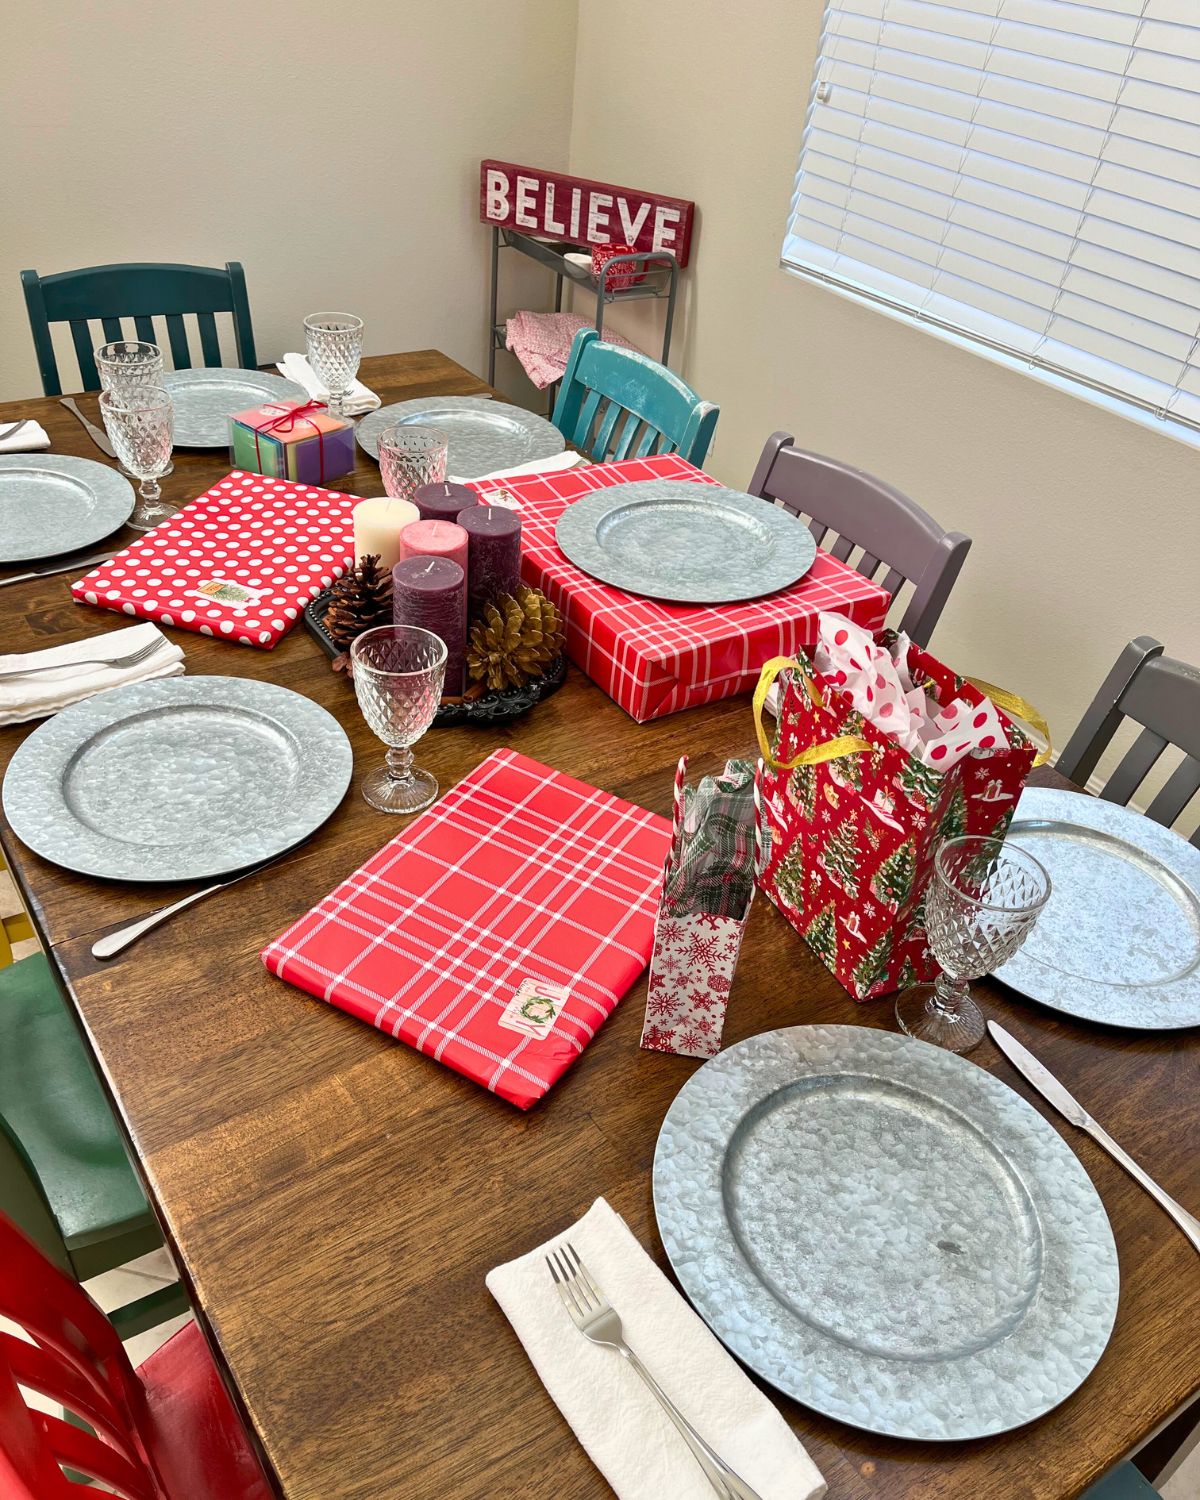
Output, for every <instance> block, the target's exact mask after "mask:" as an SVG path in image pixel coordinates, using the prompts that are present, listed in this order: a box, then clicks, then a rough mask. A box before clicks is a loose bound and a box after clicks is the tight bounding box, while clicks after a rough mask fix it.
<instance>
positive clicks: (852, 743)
mask: <svg viewBox="0 0 1200 1500" xmlns="http://www.w3.org/2000/svg"><path fill="white" fill-rule="evenodd" d="M785 667H794V668H795V670H796V671H797V672H799V673H800V676H801V677H802V678H803V680H804V683H805V685H806V686H807V688H808V691H809V694H810V696H811V697H812V700H813V702H814V703H815V704H816V706H817V707H818V708H820V706H821V693H820V689H819V688H818V687H817V685H816V683H815V682H814V681H813V680H812V678H811V677H810V676H809V675H808V674H807V673H806V672H805V671H804V669H803V668H802V667H800V666H799V664H798V663H797V662H796V661H795V660H794V659H793V658H792V657H790V656H773V657H772V658H771V660H770V661H768V662H765V663H764V664H763V668H762V671H761V673H760V674H759V678H758V686H757V687H756V688H755V689H754V702H753V708H754V732H755V734H756V735H757V737H758V748H759V750H760V752H761V754H762V758H763V760H764V761H765V762H766V764H767V765H768V766H770V767H771V769H772V770H773V771H792V770H795V768H796V767H797V766H815V765H819V764H820V763H821V762H822V761H827V760H837V759H838V757H839V756H842V755H855V754H857V753H858V752H859V751H860V750H870V749H871V746H870V744H869V743H868V742H867V741H866V740H864V739H860V738H859V737H858V736H857V735H854V734H842V735H838V736H837V738H836V739H832V740H825V741H824V743H822V744H820V745H813V746H811V747H810V748H809V749H808V750H802V751H801V752H800V754H799V755H798V756H797V757H796V758H795V760H789V761H782V760H776V759H775V758H774V756H773V755H772V754H771V743H770V740H769V739H768V738H767V731H766V729H765V728H764V727H763V721H762V711H763V705H764V704H765V703H766V701H767V694H768V693H769V692H770V691H771V688H772V687H773V686H774V684H775V680H776V678H777V677H778V676H779V674H780V673H781V672H782V671H783V670H784V668H785ZM964 681H966V682H969V683H970V684H971V686H972V687H973V688H977V689H978V690H979V691H980V692H981V693H984V694H985V695H986V696H987V697H989V698H990V699H991V700H992V702H993V703H994V704H995V705H996V707H997V708H1001V709H1003V710H1004V712H1005V713H1006V714H1008V715H1010V717H1012V718H1014V719H1021V720H1023V721H1024V722H1025V723H1026V724H1029V725H1031V726H1032V727H1033V729H1035V730H1036V731H1037V733H1038V734H1039V735H1040V736H1041V737H1042V739H1044V740H1045V741H1046V748H1045V749H1044V750H1039V751H1038V752H1037V754H1036V755H1035V756H1034V760H1033V763H1034V765H1035V766H1042V765H1045V763H1046V762H1047V761H1048V760H1049V759H1050V757H1051V756H1052V755H1053V754H1054V745H1053V742H1052V740H1051V737H1050V726H1049V725H1048V724H1047V723H1046V720H1045V719H1044V718H1043V716H1042V715H1041V714H1040V713H1039V712H1038V710H1037V709H1036V708H1034V706H1033V704H1032V703H1030V702H1028V701H1027V700H1026V699H1025V698H1022V697H1020V696H1019V695H1018V694H1016V693H1010V692H1009V691H1008V689H1007V688H1002V687H997V686H996V684H995V683H994V682H985V681H984V679H983V678H982V677H967V678H965V679H964Z"/></svg>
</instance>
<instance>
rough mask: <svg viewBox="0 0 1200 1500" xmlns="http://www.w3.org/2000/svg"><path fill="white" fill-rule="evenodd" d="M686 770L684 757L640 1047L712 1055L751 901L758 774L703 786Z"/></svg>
mask: <svg viewBox="0 0 1200 1500" xmlns="http://www.w3.org/2000/svg"><path fill="white" fill-rule="evenodd" d="M686 774H687V756H686V755H685V756H682V757H681V758H680V761H679V766H678V769H677V770H676V772H675V814H674V820H673V828H672V836H671V849H670V852H669V853H668V855H667V862H666V866H665V868H664V870H663V885H662V899H661V901H660V903H659V908H658V917H657V919H656V921H655V924H654V951H653V954H652V956H651V959H650V984H649V988H648V990H647V994H646V1019H645V1023H644V1024H643V1026H642V1046H643V1047H645V1048H646V1049H647V1050H648V1051H651V1052H674V1053H676V1054H677V1055H679V1056H682V1057H715V1056H716V1055H717V1053H718V1052H719V1051H720V1050H721V1033H722V1031H723V1030H724V1028H725V1012H726V1010H727V1009H728V1006H729V992H730V990H731V989H732V988H733V975H734V971H735V969H736V968H737V961H738V954H739V952H740V951H741V946H742V935H743V933H744V932H745V930H746V919H747V917H749V915H750V903H751V902H752V901H753V899H754V881H755V871H756V869H757V867H758V862H759V849H760V831H759V828H760V825H759V811H758V798H757V794H756V791H755V768H754V765H753V764H752V762H750V761H745V760H731V761H728V762H727V763H726V766H725V769H724V771H723V772H722V773H721V775H720V776H705V777H704V778H703V780H702V781H701V782H700V784H699V785H698V786H696V787H688V786H687V785H686V784H685V776H686Z"/></svg>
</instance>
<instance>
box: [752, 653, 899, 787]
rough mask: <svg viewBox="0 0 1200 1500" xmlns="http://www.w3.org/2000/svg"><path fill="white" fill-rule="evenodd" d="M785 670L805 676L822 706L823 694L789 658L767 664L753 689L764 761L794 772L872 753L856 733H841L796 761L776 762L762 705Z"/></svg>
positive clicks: (775, 767) (777, 658) (780, 769)
mask: <svg viewBox="0 0 1200 1500" xmlns="http://www.w3.org/2000/svg"><path fill="white" fill-rule="evenodd" d="M785 667H795V668H796V671H797V672H799V673H800V675H801V677H803V679H804V682H805V684H806V685H807V687H808V691H809V693H810V694H811V696H812V700H813V702H814V703H815V704H816V705H817V707H818V708H820V706H821V694H820V691H819V689H818V688H817V685H816V683H815V682H814V681H813V680H812V678H811V677H809V676H808V674H807V673H806V672H804V671H803V669H802V668H801V667H799V666H797V664H796V662H795V661H793V660H792V658H791V657H790V656H773V657H772V658H771V660H770V661H769V662H766V663H764V665H763V669H762V672H761V673H760V674H759V678H758V686H757V687H756V688H755V689H754V732H755V734H756V735H757V736H758V748H759V751H760V753H761V755H762V758H763V760H764V761H765V762H766V764H767V765H768V766H770V767H771V769H772V770H773V771H794V770H795V768H796V767H797V766H815V765H819V764H820V763H821V762H822V761H826V760H837V759H838V757H839V756H842V755H856V754H857V753H858V752H859V751H860V750H869V749H870V748H871V745H870V742H869V741H867V740H864V739H860V738H859V736H858V735H856V734H839V735H838V736H837V737H836V738H835V739H832V740H825V741H824V743H823V744H820V745H812V746H810V747H809V749H807V750H801V752H800V754H799V755H797V757H796V758H795V760H776V759H775V757H774V756H773V755H772V754H771V742H770V740H769V739H768V738H767V731H766V729H765V728H764V727H763V721H762V711H763V704H764V703H765V702H766V701H767V694H768V693H769V692H770V691H771V688H772V686H773V684H774V682H775V679H776V678H777V677H778V676H779V674H780V672H782V671H783V669H784V668H785Z"/></svg>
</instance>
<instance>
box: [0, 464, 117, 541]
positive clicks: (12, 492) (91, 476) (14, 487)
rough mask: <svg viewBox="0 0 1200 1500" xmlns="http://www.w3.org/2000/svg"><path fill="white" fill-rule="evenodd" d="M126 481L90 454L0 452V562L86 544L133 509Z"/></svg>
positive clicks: (102, 533)
mask: <svg viewBox="0 0 1200 1500" xmlns="http://www.w3.org/2000/svg"><path fill="white" fill-rule="evenodd" d="M133 503H134V495H133V486H132V485H131V484H130V483H129V481H128V480H127V479H125V478H123V477H122V476H121V475H120V474H118V473H117V471H116V470H115V469H110V468H109V467H108V466H107V464H98V463H95V462H93V461H92V460H91V459H90V458H72V457H71V456H70V455H68V454H59V453H5V454H0V563H14V562H26V561H28V560H30V559H33V558H41V557H60V556H62V555H63V554H64V553H66V552H75V551H77V550H78V549H79V548H80V547H90V546H91V545H92V544H93V543H94V542H98V541H100V539H101V538H102V537H106V536H108V535H109V534H110V533H111V532H114V531H116V529H117V527H118V526H123V525H124V524H125V522H126V521H127V520H128V519H129V517H130V514H131V513H132V511H133Z"/></svg>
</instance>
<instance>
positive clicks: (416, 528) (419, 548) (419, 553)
mask: <svg viewBox="0 0 1200 1500" xmlns="http://www.w3.org/2000/svg"><path fill="white" fill-rule="evenodd" d="M406 557H448V558H449V559H450V561H451V562H456V563H457V564H458V565H459V567H460V568H461V569H462V570H463V572H464V573H465V572H466V571H467V533H466V532H465V531H464V530H463V529H462V527H461V526H456V525H455V524H454V522H453V521H410V522H409V523H408V525H407V526H406V527H405V528H404V530H403V531H402V532H401V533H400V556H399V557H398V558H397V559H396V561H397V562H402V561H403V560H404V558H406Z"/></svg>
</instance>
